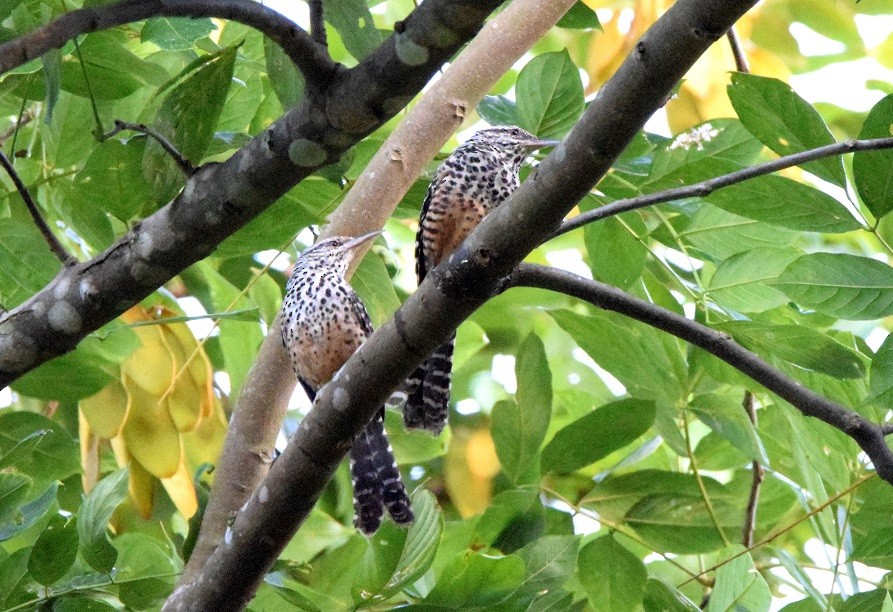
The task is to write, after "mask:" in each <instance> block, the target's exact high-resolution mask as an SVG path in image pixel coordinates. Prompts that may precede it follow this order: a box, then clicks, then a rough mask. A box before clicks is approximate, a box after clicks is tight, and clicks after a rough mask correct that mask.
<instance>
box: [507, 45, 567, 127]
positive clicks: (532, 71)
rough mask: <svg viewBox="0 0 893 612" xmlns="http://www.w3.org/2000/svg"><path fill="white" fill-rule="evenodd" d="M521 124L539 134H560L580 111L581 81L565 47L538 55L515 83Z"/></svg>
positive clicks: (525, 67)
mask: <svg viewBox="0 0 893 612" xmlns="http://www.w3.org/2000/svg"><path fill="white" fill-rule="evenodd" d="M515 92H516V95H515V97H516V98H517V100H518V106H517V111H518V121H519V125H520V127H522V128H524V129H526V130H527V131H529V132H531V133H532V134H537V135H538V136H540V137H541V138H561V137H563V136H564V135H565V134H567V133H568V132H569V131H570V129H571V128H572V127H573V125H574V123H576V122H577V119H579V117H580V115H581V114H582V113H583V106H584V102H583V82H582V81H581V80H580V72H579V70H578V69H577V66H576V65H575V64H574V62H573V61H572V60H571V57H570V55H569V54H568V52H567V50H563V51H556V52H554V53H543V54H542V55H538V56H536V57H535V58H533V59H532V60H530V62H528V63H527V65H526V66H524V68H523V69H522V70H521V72H520V74H518V82H517V83H516V84H515Z"/></svg>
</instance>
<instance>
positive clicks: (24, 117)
mask: <svg viewBox="0 0 893 612" xmlns="http://www.w3.org/2000/svg"><path fill="white" fill-rule="evenodd" d="M25 100H27V98H25ZM33 119H34V113H33V112H31V111H29V110H24V108H23V109H22V110H21V112H20V113H19V118H18V119H17V120H16V122H15V123H14V124H12V125H11V126H9V128H7V129H6V131H4V132H3V133H0V147H2V146H3V145H4V144H6V141H7V140H9V139H10V138H11V137H12V136H15V133H16V132H17V131H18V130H19V129H20V128H21V127H22V126H23V125H28V124H29V123H31V121H32V120H33ZM12 153H13V155H15V151H13V152H12Z"/></svg>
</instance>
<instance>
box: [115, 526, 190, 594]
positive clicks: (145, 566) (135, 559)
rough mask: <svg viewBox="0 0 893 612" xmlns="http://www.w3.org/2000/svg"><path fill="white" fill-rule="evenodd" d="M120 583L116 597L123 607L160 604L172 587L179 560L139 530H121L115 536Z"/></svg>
mask: <svg viewBox="0 0 893 612" xmlns="http://www.w3.org/2000/svg"><path fill="white" fill-rule="evenodd" d="M115 548H117V549H118V560H117V562H116V565H117V567H118V568H119V569H118V572H117V573H116V574H115V581H116V582H118V583H119V584H120V586H119V587H118V596H119V598H120V599H121V603H123V604H124V605H125V606H127V608H129V609H133V610H145V609H146V608H149V607H151V606H154V605H157V604H159V603H161V602H162V601H163V600H164V599H165V598H166V597H167V596H168V595H170V592H171V590H172V589H173V587H174V583H175V582H176V580H177V574H178V573H179V572H180V571H182V567H181V565H180V563H178V562H174V561H173V560H172V559H171V558H170V557H169V556H168V555H167V553H166V552H165V551H164V549H163V548H162V547H161V545H160V543H159V542H158V541H157V540H155V539H154V538H152V537H151V536H148V535H146V534H143V533H123V534H121V535H119V536H118V537H116V538H115Z"/></svg>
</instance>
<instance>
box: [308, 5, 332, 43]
mask: <svg viewBox="0 0 893 612" xmlns="http://www.w3.org/2000/svg"><path fill="white" fill-rule="evenodd" d="M322 2H323V0H309V2H308V3H307V6H308V7H309V8H310V36H312V37H313V40H315V41H316V42H317V43H318V44H320V45H322V46H323V47H327V46H328V44H329V41H328V40H327V39H326V24H325V21H324V19H323V17H324V15H325V14H324V12H323V5H322Z"/></svg>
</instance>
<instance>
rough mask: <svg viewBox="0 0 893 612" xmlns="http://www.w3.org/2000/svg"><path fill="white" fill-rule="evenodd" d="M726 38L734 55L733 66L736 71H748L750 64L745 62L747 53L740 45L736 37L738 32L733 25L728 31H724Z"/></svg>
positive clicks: (739, 40)
mask: <svg viewBox="0 0 893 612" xmlns="http://www.w3.org/2000/svg"><path fill="white" fill-rule="evenodd" d="M726 38H728V39H729V46H730V47H731V48H732V55H734V56H735V68H736V69H737V70H738V72H750V64H749V63H748V62H747V54H746V53H745V52H744V48H743V47H742V46H741V39H739V38H738V32H737V31H736V30H735V28H734V27H731V28H729V31H728V32H726Z"/></svg>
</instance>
